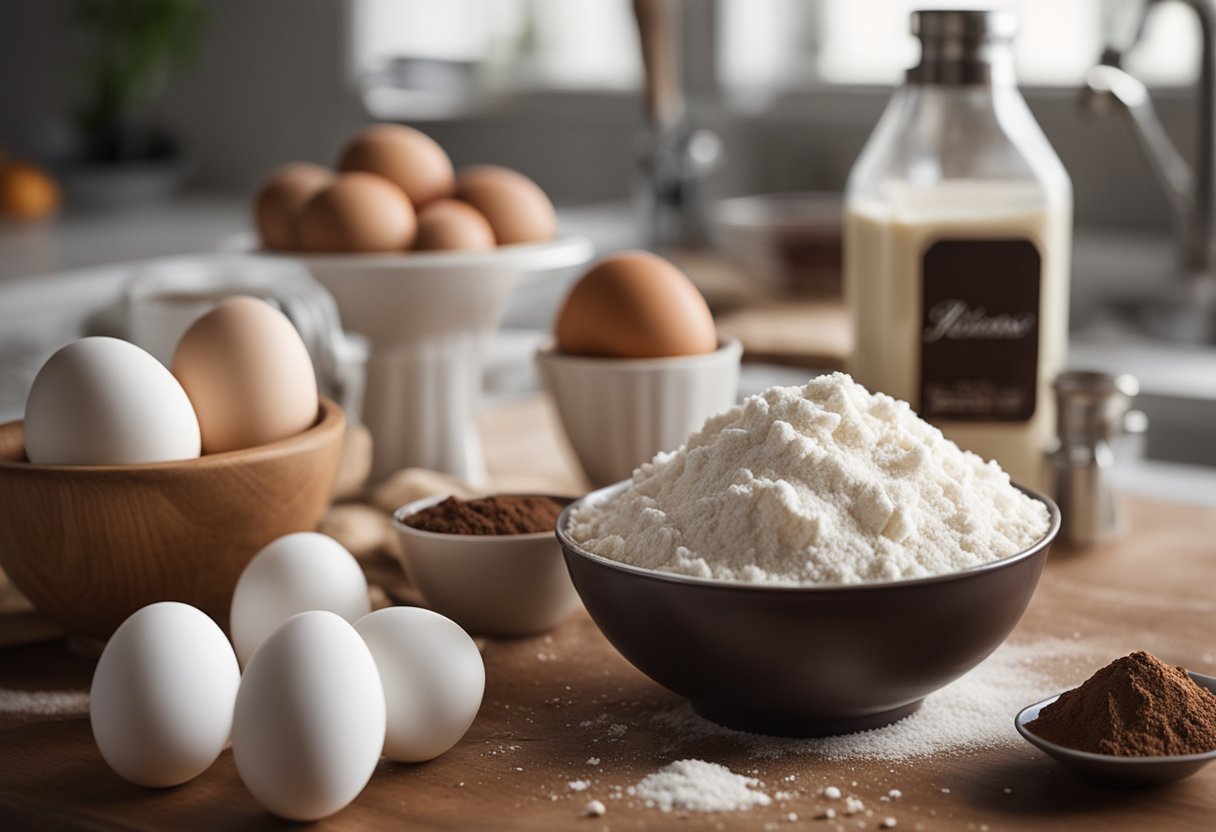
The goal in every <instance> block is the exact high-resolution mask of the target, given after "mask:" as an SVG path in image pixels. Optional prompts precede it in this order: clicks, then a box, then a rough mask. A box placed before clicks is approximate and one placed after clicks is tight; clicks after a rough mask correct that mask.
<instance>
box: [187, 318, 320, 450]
mask: <svg viewBox="0 0 1216 832" xmlns="http://www.w3.org/2000/svg"><path fill="white" fill-rule="evenodd" d="M172 370H173V375H174V376H176V377H177V380H178V381H179V382H181V385H182V388H183V389H184V390H185V391H186V395H187V396H189V397H190V403H191V404H192V405H194V412H195V413H196V414H197V415H198V426H199V432H200V433H201V434H202V444H203V453H205V454H214V453H222V452H224V451H235V450H238V449H240V448H251V447H254V446H255V445H264V444H266V443H268V442H276V441H278V440H279V439H285V438H287V437H288V436H293V435H295V434H297V433H300V432H301V431H304V430H307V429H308V428H309V427H311V426H312V424H313V422H315V421H316V418H317V377H316V374H315V372H314V371H313V366H312V359H311V358H310V357H309V355H308V349H307V348H306V347H305V346H304V341H303V340H302V339H301V338H300V335H299V333H297V332H296V328H295V327H294V326H292V323H291V321H289V320H287V316H286V315H284V314H283V313H282V312H280V311H279V310H277V309H275V308H274V307H273V306H271V305H270V304H268V303H266V302H265V301H263V300H260V299H258V298H252V297H246V296H237V297H232V298H228V299H227V300H224V301H221V302H220V303H219V304H218V305H217V306H216V307H215V308H214V309H212V310H211V311H210V312H208V313H207V314H205V315H203V316H202V317H201V318H199V319H198V320H197V321H195V322H194V323H193V324H191V326H190V328H189V329H188V330H186V333H185V334H184V335H183V336H182V338H181V340H180V341H179V342H178V344H177V349H176V351H174V353H173V365H172Z"/></svg>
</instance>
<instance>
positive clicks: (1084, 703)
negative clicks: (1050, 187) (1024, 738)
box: [1026, 652, 1216, 757]
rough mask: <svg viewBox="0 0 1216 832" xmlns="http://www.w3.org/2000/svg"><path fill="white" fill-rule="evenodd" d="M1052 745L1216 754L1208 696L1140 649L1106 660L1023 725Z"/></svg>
mask: <svg viewBox="0 0 1216 832" xmlns="http://www.w3.org/2000/svg"><path fill="white" fill-rule="evenodd" d="M1026 727H1027V728H1028V729H1030V730H1031V731H1033V732H1034V733H1036V734H1038V735H1039V736H1040V737H1042V738H1043V739H1045V740H1048V741H1050V742H1054V743H1055V744H1057V745H1062V746H1065V747H1066V748H1073V749H1076V750H1078V751H1088V752H1091V753H1094V754H1112V755H1115V756H1119V757H1164V756H1173V755H1175V754H1202V753H1204V752H1207V751H1216V694H1213V693H1211V692H1210V691H1209V690H1207V689H1206V688H1203V687H1201V686H1200V685H1198V684H1196V683H1195V681H1194V680H1193V679H1191V677H1190V676H1188V675H1187V673H1186V670H1185V669H1184V668H1181V667H1171V666H1170V665H1167V664H1164V663H1162V662H1161V661H1159V660H1158V659H1156V658H1155V657H1153V656H1151V655H1149V654H1148V653H1144V652H1138V653H1132V654H1131V655H1130V656H1124V657H1123V658H1121V659H1117V660H1115V661H1114V662H1111V663H1110V664H1108V665H1107V666H1106V667H1104V668H1102V669H1101V670H1099V671H1098V672H1097V673H1095V674H1094V675H1093V676H1092V677H1090V678H1089V679H1088V680H1087V681H1086V682H1085V684H1083V685H1081V686H1080V687H1079V688H1076V689H1075V690H1070V691H1068V692H1066V693H1063V694H1060V698H1059V699H1057V700H1056V701H1055V702H1053V703H1052V704H1050V705H1048V706H1047V707H1045V708H1044V709H1043V710H1042V711H1040V712H1039V716H1038V718H1037V719H1035V720H1034V721H1032V722H1030V723H1029V724H1028V725H1027V726H1026Z"/></svg>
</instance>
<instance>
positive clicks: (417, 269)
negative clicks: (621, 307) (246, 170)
mask: <svg viewBox="0 0 1216 832" xmlns="http://www.w3.org/2000/svg"><path fill="white" fill-rule="evenodd" d="M593 253H594V247H593V246H592V244H591V241H590V240H588V239H586V238H584V237H563V238H561V239H558V240H554V241H552V242H546V243H529V244H518V245H510V246H503V247H501V248H498V249H495V250H493V251H485V252H425V253H406V254H359V255H337V254H334V255H301V256H292V255H279V254H269V253H267V254H264V255H262V256H266V257H284V258H287V259H291V260H293V261H295V262H298V263H301V264H302V265H304V266H305V267H306V268H307V269H308V270H309V271H310V272H312V275H313V277H314V278H316V280H317V281H318V282H319V283H321V284H322V285H323V286H325V288H326V289H328V290H329V291H330V293H331V294H333V296H334V299H335V300H336V301H337V303H338V309H339V310H340V312H341V314H342V323H343V326H344V327H346V328H347V329H350V330H352V331H355V332H358V333H361V334H362V335H364V336H366V337H367V338H368V339H369V340H370V341H371V345H372V353H371V357H370V359H369V361H368V368H367V393H366V396H365V399H364V406H363V415H364V421H365V422H366V423H367V426H368V428H369V429H370V430H371V433H372V438H373V440H374V447H375V450H374V459H373V464H372V479H373V481H375V480H380V479H383V478H385V477H387V476H389V475H390V474H392V473H394V472H395V471H398V470H400V469H402V468H408V467H421V468H429V469H432V470H435V471H443V472H445V473H449V474H455V475H456V476H459V477H462V478H463V479H465V480H466V481H468V482H471V483H474V484H478V483H481V482H484V480H485V477H486V470H485V460H484V458H483V457H482V452H481V442H480V439H479V437H478V434H477V409H478V400H479V397H480V391H481V363H482V351H483V349H484V347H485V344H486V342H487V340H488V339H489V336H490V335H491V334H492V333H493V331H494V329H495V327H496V326H497V325H498V320H499V317H500V316H501V314H502V311H503V307H504V306H505V304H506V301H507V297H508V296H509V295H510V293H511V290H512V289H514V288H515V287H516V286H518V285H521V284H523V283H529V282H533V281H536V280H540V279H544V278H547V277H553V276H556V275H558V274H560V273H562V272H563V271H566V270H568V269H572V268H575V267H578V266H581V265H583V264H585V263H587V262H588V261H589V260H590V259H591V257H592V255H593Z"/></svg>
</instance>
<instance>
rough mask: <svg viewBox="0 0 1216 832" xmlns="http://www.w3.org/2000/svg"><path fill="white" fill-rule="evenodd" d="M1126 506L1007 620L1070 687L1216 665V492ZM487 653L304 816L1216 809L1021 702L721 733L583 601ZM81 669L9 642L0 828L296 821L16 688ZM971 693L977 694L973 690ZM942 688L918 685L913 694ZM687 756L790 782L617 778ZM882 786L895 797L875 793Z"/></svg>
mask: <svg viewBox="0 0 1216 832" xmlns="http://www.w3.org/2000/svg"><path fill="white" fill-rule="evenodd" d="M483 433H484V435H485V440H486V448H487V457H488V462H489V464H490V468H491V473H492V475H493V476H496V477H502V476H503V475H504V474H506V473H508V472H509V473H510V474H511V475H512V476H514V477H516V478H517V479H516V481H520V480H519V479H518V478H524V479H526V480H527V481H528V482H530V483H533V484H536V485H540V484H543V483H551V484H552V488H553V490H554V491H557V492H560V491H562V490H569V489H571V488H575V489H577V488H579V487H580V486H579V477H578V474H577V472H576V471H574V470H573V469H572V467H571V465H570V462H569V456H568V452H567V450H566V449H565V448H564V447H563V445H562V443H561V442H560V441H559V439H558V438H557V432H556V425H555V421H554V418H553V414H552V411H551V409H550V408H549V407H548V406H547V405H546V404H545V403H544V402H543V401H541V400H537V399H533V400H528V401H523V402H518V403H515V404H512V405H509V406H500V407H498V408H495V409H494V410H492V411H490V412H488V413H487V414H486V418H485V420H484V424H483ZM500 481H502V480H500ZM1128 507H1129V509H1130V511H1129V518H1130V523H1131V529H1132V533H1131V535H1130V536H1129V537H1127V538H1126V539H1124V540H1123V541H1120V542H1118V543H1114V544H1111V545H1107V546H1103V547H1101V548H1098V549H1093V550H1090V551H1086V552H1069V551H1066V550H1064V549H1059V548H1057V549H1056V550H1055V551H1053V552H1052V555H1051V558H1050V562H1049V564H1048V566H1047V570H1046V572H1045V574H1044V576H1043V579H1042V583H1041V584H1040V586H1039V590H1038V592H1037V594H1036V596H1035V599H1034V601H1033V602H1032V604H1031V607H1030V609H1029V611H1028V613H1027V615H1026V617H1025V618H1024V619H1023V621H1022V623H1021V624H1020V626H1019V627H1018V628H1017V630H1016V631H1015V632H1014V634H1013V636H1012V637H1011V639H1010V643H1011V644H1012V645H1015V646H1016V649H1019V650H1021V651H1022V653H1023V654H1024V655H1025V656H1029V657H1033V656H1035V655H1041V656H1042V659H1041V660H1040V661H1039V663H1031V664H1027V665H1025V668H1026V669H1025V672H1027V673H1044V672H1047V671H1050V673H1051V674H1052V675H1053V677H1055V681H1053V684H1058V686H1059V687H1060V688H1063V687H1066V686H1068V685H1071V684H1075V683H1078V682H1080V681H1081V680H1082V679H1084V678H1085V677H1086V676H1088V675H1089V674H1090V673H1091V672H1092V671H1093V670H1094V669H1096V667H1097V666H1098V665H1100V664H1103V663H1105V662H1107V661H1109V660H1111V659H1114V658H1116V657H1118V656H1120V655H1124V654H1126V653H1128V652H1130V651H1132V650H1135V649H1147V650H1149V651H1152V652H1154V653H1156V654H1157V655H1159V656H1160V657H1161V658H1163V659H1165V660H1167V661H1171V662H1175V663H1181V664H1185V665H1187V666H1188V667H1191V668H1193V669H1195V670H1199V671H1202V672H1207V673H1212V672H1216V657H1213V655H1212V654H1213V650H1214V647H1213V645H1214V644H1216V629H1214V625H1213V621H1216V550H1214V549H1213V548H1212V546H1211V540H1212V539H1213V537H1216V510H1213V509H1204V508H1197V507H1188V506H1182V505H1177V504H1167V503H1159V502H1151V501H1146V500H1139V499H1138V500H1134V501H1131V502H1130V504H1129V506H1128ZM705 626H706V627H713V626H714V622H713V621H706V622H705ZM824 637H825V638H830V634H825V636H824ZM1060 645H1066V646H1067V649H1063V650H1061V649H1059V647H1060ZM1047 648H1051V649H1047ZM1036 651H1038V652H1036ZM483 652H484V656H485V661H486V668H487V678H488V683H487V690H486V697H485V702H484V705H483V707H482V710H481V713H480V715H479V716H478V718H477V721H476V722H475V723H474V725H473V727H472V729H471V731H470V732H469V734H468V736H467V737H466V738H465V739H464V740H463V741H462V742H461V743H460V744H459V745H457V747H456V748H455V749H453V750H452V751H451V752H449V753H448V754H446V755H444V756H442V757H441V758H439V759H437V760H435V761H433V762H430V763H427V764H423V765H398V764H389V763H382V765H381V766H380V768H379V770H378V771H377V773H376V775H375V777H374V778H373V780H372V782H371V784H370V785H369V787H368V788H367V790H366V791H365V792H364V794H363V795H362V796H361V797H360V798H359V799H358V800H357V801H356V802H355V803H354V804H353V805H352V806H350V807H348V808H347V809H346V810H344V811H342V812H341V813H339V814H337V815H336V816H334V817H332V818H330V819H328V820H326V821H322V822H320V823H318V824H316V825H315V827H312V828H316V829H334V830H364V829H381V828H393V829H400V830H412V829H453V830H456V829H462V830H463V829H519V830H550V829H552V830H557V829H582V828H586V829H594V830H597V832H599V831H600V830H605V829H607V830H626V829H642V828H647V829H650V828H673V829H698V828H706V827H707V826H710V827H712V828H715V829H723V830H728V829H749V830H757V829H763V830H777V831H779V830H782V829H791V830H793V829H808V830H816V829H823V830H832V832H839V830H845V829H876V828H878V826H879V823H880V822H881V821H882V820H883V819H884V818H887V817H891V818H894V819H895V820H896V822H897V826H896V828H897V829H924V830H939V829H942V830H956V829H957V830H970V832H976V830H982V829H990V830H992V832H998V831H999V830H1022V829H1025V830H1030V829H1034V830H1065V829H1085V828H1106V829H1110V830H1142V829H1171V830H1208V829H1211V828H1212V819H1213V817H1216V766H1212V767H1209V768H1208V769H1206V770H1205V771H1203V772H1201V773H1200V774H1199V775H1197V776H1196V777H1194V778H1192V779H1190V780H1188V781H1184V782H1182V783H1178V784H1175V785H1172V786H1167V787H1163V788H1156V789H1145V790H1137V789H1114V788H1107V787H1102V786H1096V785H1092V784H1089V783H1086V782H1085V781H1082V780H1080V779H1078V778H1077V777H1075V776H1074V775H1073V774H1072V773H1071V772H1069V771H1067V770H1065V769H1064V768H1062V767H1061V766H1060V765H1059V764H1057V763H1055V762H1054V761H1052V760H1050V759H1047V758H1045V757H1044V756H1043V755H1042V754H1040V753H1038V752H1037V751H1036V750H1035V749H1033V748H1031V747H1030V746H1029V745H1027V744H1025V743H1023V742H1022V741H1021V740H1020V739H1019V738H1018V737H1017V735H1016V734H1015V732H1014V729H1013V716H1014V714H1013V709H1012V708H1006V707H1005V706H1003V705H1002V706H1000V708H999V709H998V711H1004V710H1008V712H1007V713H1005V712H998V713H996V714H995V715H994V716H995V717H996V718H997V720H998V722H1004V724H1005V726H1006V727H1005V730H1004V731H1002V732H998V733H999V736H998V737H997V738H996V741H995V742H993V743H991V744H990V745H988V746H987V747H984V748H980V749H975V750H959V751H956V752H955V753H938V754H934V755H931V756H928V757H921V758H915V759H902V760H864V759H844V760H840V759H837V760H833V759H827V758H826V757H825V756H823V754H822V753H820V751H818V750H816V747H815V745H814V744H813V743H798V742H790V741H783V740H775V739H763V738H757V737H755V736H754V735H743V734H737V733H734V732H727V731H722V730H720V729H716V728H714V727H713V726H712V725H710V724H709V723H706V722H704V721H703V720H700V719H699V718H698V717H695V716H694V715H693V714H692V713H691V711H690V709H689V708H688V707H687V706H686V705H685V704H684V703H682V702H681V701H680V700H679V699H678V698H676V697H675V696H673V695H672V694H670V693H667V692H666V691H664V690H662V689H660V688H659V687H657V686H656V685H654V684H653V683H651V682H649V681H648V680H647V679H646V678H645V677H643V676H642V675H640V674H639V673H638V672H636V671H635V670H633V669H632V668H631V667H630V666H629V665H628V664H626V663H625V661H624V660H623V659H622V658H621V657H620V656H619V655H618V654H617V653H616V652H615V651H614V650H613V649H612V648H611V647H610V646H609V645H608V644H607V642H606V641H605V640H604V639H603V637H602V636H601V635H600V634H599V633H598V631H597V630H596V628H595V627H594V625H593V624H592V623H591V622H590V620H589V619H587V618H586V617H585V615H583V614H582V613H578V614H576V615H575V616H573V617H572V618H571V619H570V620H569V621H567V622H566V623H565V624H564V625H562V626H561V627H559V628H558V629H557V630H555V631H554V632H553V633H552V634H550V635H549V636H542V637H536V638H529V639H517V640H494V639H491V640H488V641H486V642H484V650H483ZM1048 665H1050V667H1049V666H1048ZM92 667H93V662H92V660H90V659H88V658H86V657H83V656H81V655H79V654H77V653H74V652H72V651H71V650H69V649H67V648H66V646H65V644H64V643H63V642H61V641H51V642H46V643H40V644H35V645H32V646H24V647H18V648H9V649H7V650H3V651H0V702H3V703H5V706H6V707H9V708H10V710H8V712H4V713H0V747H3V748H4V750H5V752H4V753H3V754H0V827H3V828H6V829H56V830H70V829H93V830H101V829H105V830H154V829H156V830H159V829H168V828H172V829H185V830H191V829H199V830H214V829H251V830H252V829H278V828H291V827H293V826H294V825H289V824H284V823H282V822H278V821H276V820H274V819H273V818H271V817H270V816H269V815H267V814H265V813H264V812H263V811H262V810H261V809H260V808H259V807H258V806H257V805H256V804H255V803H254V801H253V799H252V798H251V797H250V796H249V795H248V793H247V792H246V791H245V790H244V788H243V787H242V786H241V784H240V782H239V780H238V778H237V775H236V771H235V769H234V767H233V764H232V757H231V754H230V753H228V752H225V753H224V754H223V755H222V756H221V758H220V760H219V761H218V763H217V764H216V765H215V766H214V767H213V768H212V769H211V770H209V771H208V772H206V773H205V774H203V775H202V776H201V777H199V778H198V779H197V780H195V781H193V782H191V783H188V784H186V785H184V786H181V787H179V788H176V789H169V790H159V791H152V790H145V789H140V788H136V787H133V786H130V785H128V784H126V783H124V782H123V781H121V780H120V779H119V778H118V777H117V776H115V775H114V774H113V773H112V772H110V770H109V769H108V768H106V766H105V764H104V763H103V761H102V760H101V758H100V756H99V754H98V753H97V750H96V748H95V746H94V745H93V742H92V738H91V735H90V731H89V725H88V719H87V716H85V715H84V714H83V712H82V711H81V710H80V709H79V708H78V709H77V710H78V712H77V713H69V714H60V715H57V716H37V715H31V714H28V713H25V714H22V713H15V712H13V711H12V710H11V703H13V702H14V701H15V699H16V698H15V696H14V691H25V692H35V691H42V692H46V691H58V692H73V691H75V692H81V691H84V690H86V689H87V686H88V684H89V679H90V674H91V672H92ZM1013 681H1014V680H1011V682H1013ZM1045 693H1046V691H1045ZM994 695H995V694H994ZM1025 704H1029V702H1027V703H1025ZM976 705H977V707H978V708H979V709H980V710H983V709H984V701H983V700H981V701H980V702H978V703H976ZM935 707H937V706H935V704H934V698H933V697H930V699H929V700H928V702H927V704H926V705H925V711H926V713H928V712H929V710H930V709H932V708H935ZM592 758H594V760H595V761H594V762H592V761H591V760H592ZM682 758H701V759H705V760H709V761H712V762H716V763H720V764H722V765H726V766H728V767H730V768H731V769H732V770H733V771H735V772H738V773H743V774H748V775H750V776H753V777H756V778H758V779H759V780H760V781H762V783H763V788H764V790H765V791H766V792H767V793H769V794H770V795H776V793H778V792H780V793H781V795H780V796H779V797H776V799H775V800H774V802H773V804H772V805H770V806H767V807H757V808H754V809H752V810H751V811H749V812H740V813H723V814H714V815H706V816H699V815H693V816H691V817H687V816H685V814H684V813H680V812H673V813H671V814H664V813H662V812H660V811H659V810H657V809H655V808H648V807H646V806H645V805H643V803H642V802H641V801H639V800H636V799H634V798H632V797H630V796H629V795H628V793H627V791H625V790H626V789H627V788H628V787H629V786H631V785H633V784H636V783H637V782H638V781H639V780H640V779H641V778H642V777H644V776H645V775H646V774H648V773H650V772H653V771H655V770H656V769H658V768H660V767H662V766H663V765H665V764H667V763H669V762H671V761H673V760H678V759H682ZM829 785H835V786H838V787H840V788H841V789H842V791H844V793H845V794H852V795H856V796H857V797H859V798H860V799H861V800H862V801H863V802H864V803H865V804H866V807H867V811H863V812H861V813H859V814H857V815H855V816H852V817H849V818H837V819H836V820H835V821H831V822H829V821H826V820H815V819H814V816H815V815H816V814H817V813H819V811H820V810H821V809H824V808H827V807H829V806H831V807H834V808H836V809H837V811H840V810H841V809H843V806H842V803H841V802H840V801H837V802H830V801H825V800H823V799H821V798H820V797H819V791H820V790H821V789H822V788H823V787H825V786H829ZM618 787H619V789H620V790H621V791H620V792H618ZM892 789H898V790H899V792H901V793H902V796H900V797H898V798H896V799H889V798H888V799H886V800H884V799H883V798H884V797H886V796H888V795H889V793H890V790H892ZM618 794H619V795H621V796H619V797H614V795H618ZM590 799H598V800H601V801H603V802H604V803H605V804H606V806H607V814H606V815H604V816H603V817H600V818H595V819H582V818H581V817H580V815H581V812H582V809H583V807H584V805H585V804H586V803H587V801H588V800H590Z"/></svg>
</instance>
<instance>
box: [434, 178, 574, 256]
mask: <svg viewBox="0 0 1216 832" xmlns="http://www.w3.org/2000/svg"><path fill="white" fill-rule="evenodd" d="M456 198H457V199H462V200H464V201H465V202H467V203H469V204H470V205H472V206H473V207H474V208H476V209H477V210H478V211H480V212H481V213H482V214H484V215H485V217H486V219H487V220H489V221H490V227H491V228H493V229H494V237H495V239H496V240H497V241H498V244H499V245H500V246H505V245H508V244H510V243H532V242H537V241H540V240H552V239H553V238H554V237H555V236H557V214H555V213H554V211H553V203H552V202H550V201H549V197H547V196H546V195H545V192H544V191H542V190H541V189H540V186H539V185H537V184H536V183H535V182H533V181H532V180H531V179H529V178H528V177H526V176H524V175H523V174H522V173H516V172H515V171H513V170H508V169H507V168H500V167H496V166H494V165H478V166H477V167H472V168H467V169H465V170H463V171H461V172H460V176H458V177H456Z"/></svg>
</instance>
